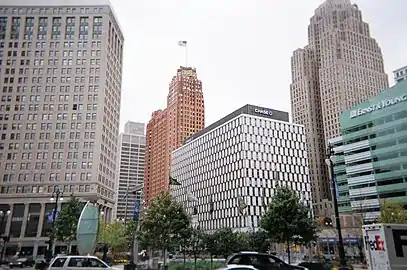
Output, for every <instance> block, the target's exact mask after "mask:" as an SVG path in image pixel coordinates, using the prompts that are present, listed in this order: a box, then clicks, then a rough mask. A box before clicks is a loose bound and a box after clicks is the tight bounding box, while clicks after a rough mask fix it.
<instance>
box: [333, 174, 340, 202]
mask: <svg viewBox="0 0 407 270" xmlns="http://www.w3.org/2000/svg"><path fill="white" fill-rule="evenodd" d="M333 181H334V185H335V196H336V199H338V198H339V189H338V182H337V181H336V176H334V179H333Z"/></svg>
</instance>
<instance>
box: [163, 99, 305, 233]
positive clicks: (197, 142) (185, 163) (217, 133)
mask: <svg viewBox="0 0 407 270" xmlns="http://www.w3.org/2000/svg"><path fill="white" fill-rule="evenodd" d="M288 119H289V117H288V113H287V112H282V111H277V110H272V109H268V108H262V107H259V106H254V105H245V106H243V107H242V108H239V109H238V110H236V111H234V112H232V113H231V114H229V115H228V116H225V117H224V118H222V119H220V120H219V121H217V122H215V123H214V124H212V125H210V126H208V127H207V128H205V129H203V130H202V131H200V132H198V133H196V134H194V135H193V136H192V137H191V138H189V139H188V140H186V142H185V144H184V145H182V146H181V147H180V148H178V149H176V150H175V151H174V152H173V153H172V165H171V175H172V177H174V178H175V179H177V180H178V182H180V183H181V185H180V186H173V187H172V188H171V191H172V194H173V195H174V197H175V199H176V200H178V201H180V202H182V203H183V204H184V205H185V206H186V207H187V211H188V212H190V213H192V214H193V208H194V207H196V208H197V210H198V213H197V215H194V216H193V222H195V223H196V226H197V225H199V227H200V228H201V229H202V230H205V231H214V230H218V229H220V228H226V227H229V228H232V229H234V230H238V231H250V230H252V229H257V228H259V221H260V218H261V216H262V215H263V214H264V213H265V206H266V205H268V203H269V202H270V200H271V198H272V196H273V194H274V191H275V188H276V187H277V186H284V187H289V188H291V189H293V190H295V191H296V192H297V194H298V196H299V198H300V199H301V201H302V202H303V203H304V204H305V205H307V206H308V207H310V208H311V186H310V182H309V175H308V161H307V149H306V145H305V131H304V127H303V126H302V125H297V124H292V123H289V122H288ZM191 195H193V196H194V197H196V198H197V200H196V201H195V202H192V201H191V200H190V198H191ZM242 204H245V205H247V207H245V208H244V209H240V207H241V205H242Z"/></svg>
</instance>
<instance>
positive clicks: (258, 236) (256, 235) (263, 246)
mask: <svg viewBox="0 0 407 270" xmlns="http://www.w3.org/2000/svg"><path fill="white" fill-rule="evenodd" d="M247 237H248V249H247V250H252V251H257V252H261V253H266V252H267V249H268V248H269V245H270V243H269V241H268V239H267V234H266V232H265V231H263V230H258V231H255V232H249V233H248V234H247Z"/></svg>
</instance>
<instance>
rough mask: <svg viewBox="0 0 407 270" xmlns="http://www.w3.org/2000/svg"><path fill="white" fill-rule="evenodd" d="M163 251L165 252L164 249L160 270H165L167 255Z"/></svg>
mask: <svg viewBox="0 0 407 270" xmlns="http://www.w3.org/2000/svg"><path fill="white" fill-rule="evenodd" d="M165 251H166V249H164V250H163V254H164V260H163V268H162V269H165V264H166V263H167V260H166V259H167V255H166V254H165Z"/></svg>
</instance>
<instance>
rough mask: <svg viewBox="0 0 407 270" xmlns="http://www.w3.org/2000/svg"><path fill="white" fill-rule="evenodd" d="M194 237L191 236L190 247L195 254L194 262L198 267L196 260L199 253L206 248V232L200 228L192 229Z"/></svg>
mask: <svg viewBox="0 0 407 270" xmlns="http://www.w3.org/2000/svg"><path fill="white" fill-rule="evenodd" d="M191 236H192V237H191V238H190V247H191V251H192V255H193V256H194V264H195V269H196V260H197V258H198V255H199V254H201V253H202V252H203V251H204V250H205V242H204V234H203V232H201V231H200V230H198V229H192V235H191Z"/></svg>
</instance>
